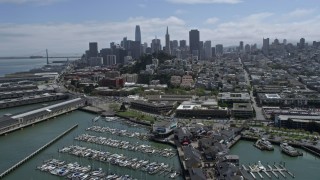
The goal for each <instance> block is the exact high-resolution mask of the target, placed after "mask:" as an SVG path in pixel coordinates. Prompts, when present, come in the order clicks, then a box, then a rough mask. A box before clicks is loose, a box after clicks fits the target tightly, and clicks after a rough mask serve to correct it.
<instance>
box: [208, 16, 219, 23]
mask: <svg viewBox="0 0 320 180" xmlns="http://www.w3.org/2000/svg"><path fill="white" fill-rule="evenodd" d="M218 21H219V18H217V17H212V18H208V19H207V20H206V21H205V22H204V23H205V24H216V23H217V22H218Z"/></svg>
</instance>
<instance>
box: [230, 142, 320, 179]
mask: <svg viewBox="0 0 320 180" xmlns="http://www.w3.org/2000/svg"><path fill="white" fill-rule="evenodd" d="M253 144H254V142H251V141H243V140H241V141H239V142H238V143H237V144H236V145H234V146H233V147H232V148H231V150H230V153H231V154H236V155H239V157H240V165H242V164H244V165H246V166H247V165H249V164H251V165H252V164H255V163H258V161H261V163H262V164H263V165H266V164H267V163H268V164H270V165H272V164H274V163H276V164H278V163H280V162H284V163H285V167H286V168H287V169H288V170H290V172H292V173H293V174H294V175H295V178H294V179H297V180H304V179H305V180H319V179H320V174H319V172H320V159H319V158H318V157H316V156H314V155H312V154H310V153H308V152H306V151H304V150H302V149H299V151H301V152H303V156H298V157H290V156H288V155H286V154H284V153H282V152H281V149H280V147H279V146H277V145H274V151H261V150H259V149H257V148H256V147H254V146H253ZM271 177H272V178H273V179H276V178H275V177H274V176H271ZM264 178H265V179H269V178H268V177H267V176H266V175H264ZM258 179H259V178H258ZM279 179H284V178H283V177H281V176H280V178H279ZM286 179H293V178H292V177H290V176H289V175H287V178H286Z"/></svg>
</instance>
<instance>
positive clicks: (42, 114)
mask: <svg viewBox="0 0 320 180" xmlns="http://www.w3.org/2000/svg"><path fill="white" fill-rule="evenodd" d="M85 102H86V100H85V99H82V98H75V99H71V100H68V101H65V102H62V103H58V104H54V105H50V106H46V107H43V108H39V109H35V110H32V111H29V112H25V113H21V114H16V115H10V114H7V115H5V116H2V117H0V135H3V134H6V133H9V132H12V131H15V130H18V129H22V128H24V127H26V126H29V125H32V124H35V123H38V122H41V121H44V120H46V119H49V118H52V117H55V116H58V115H61V114H64V113H67V112H70V111H73V110H76V109H78V108H79V107H82V106H84V105H85Z"/></svg>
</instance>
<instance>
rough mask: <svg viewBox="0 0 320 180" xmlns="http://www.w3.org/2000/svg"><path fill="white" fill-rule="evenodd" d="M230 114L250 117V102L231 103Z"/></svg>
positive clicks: (251, 110)
mask: <svg viewBox="0 0 320 180" xmlns="http://www.w3.org/2000/svg"><path fill="white" fill-rule="evenodd" d="M232 115H233V117H239V118H252V117H253V108H252V105H251V103H233V108H232Z"/></svg>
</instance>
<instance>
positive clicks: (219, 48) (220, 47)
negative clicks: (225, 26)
mask: <svg viewBox="0 0 320 180" xmlns="http://www.w3.org/2000/svg"><path fill="white" fill-rule="evenodd" d="M222 54H223V45H222V44H217V45H216V55H222Z"/></svg>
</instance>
